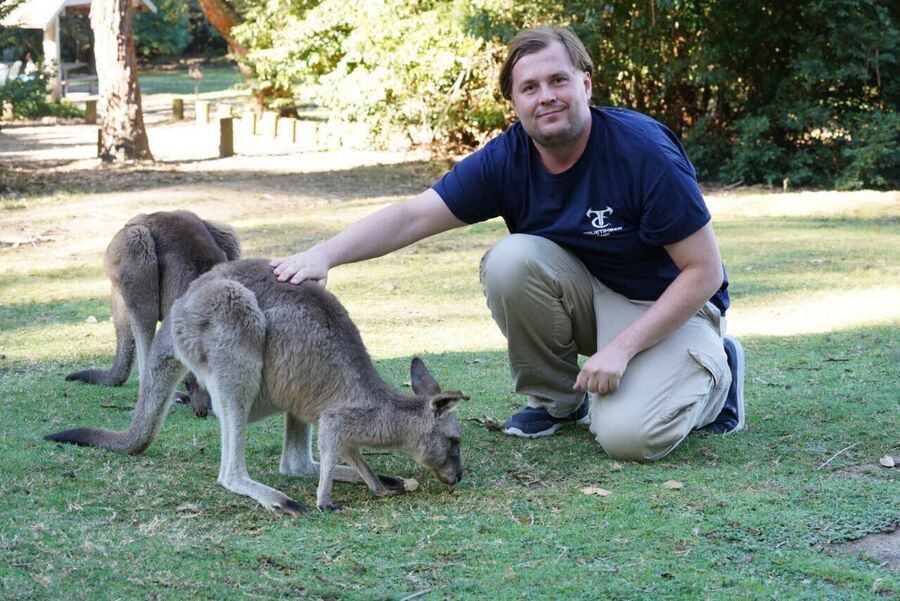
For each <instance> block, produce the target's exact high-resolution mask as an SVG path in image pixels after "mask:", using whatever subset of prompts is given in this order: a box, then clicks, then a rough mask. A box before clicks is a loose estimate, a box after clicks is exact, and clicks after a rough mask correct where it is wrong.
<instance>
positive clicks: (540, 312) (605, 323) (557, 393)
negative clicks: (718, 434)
mask: <svg viewBox="0 0 900 601" xmlns="http://www.w3.org/2000/svg"><path fill="white" fill-rule="evenodd" d="M481 283H482V286H483V287H484V294H485V297H486V298H487V304H488V307H489V308H490V310H491V314H492V315H493V317H494V321H496V322H497V325H498V326H500V330H501V331H502V332H503V335H504V336H506V339H507V342H508V345H509V363H510V369H511V372H512V379H513V384H514V386H515V390H516V392H518V393H520V394H524V395H527V396H528V404H529V405H530V406H532V407H545V408H546V409H547V410H548V411H549V412H550V414H551V415H554V416H556V417H564V416H567V415H570V414H571V413H572V412H573V411H575V409H577V407H578V406H579V404H580V403H581V400H582V399H583V398H584V396H583V393H582V392H579V391H576V390H573V389H572V385H573V384H574V383H575V378H576V377H577V376H578V371H579V365H578V356H579V355H584V356H590V355H593V354H594V353H595V352H597V349H598V348H602V347H603V346H605V345H606V344H607V343H608V342H609V341H611V340H612V339H613V338H615V336H616V335H617V334H618V333H619V332H620V331H622V330H623V329H624V328H625V327H626V326H628V324H630V323H632V322H633V321H634V320H635V319H637V318H638V317H639V316H640V315H641V314H643V312H644V311H646V310H647V308H648V307H649V306H650V304H651V303H649V302H641V301H631V300H629V299H627V298H625V297H624V296H622V295H621V294H618V293H616V292H613V291H612V290H610V289H609V288H607V287H606V286H604V285H603V284H601V283H600V282H599V281H598V280H597V279H596V278H595V277H593V276H592V275H591V274H590V273H589V272H588V270H587V268H586V267H585V266H584V264H583V263H582V262H581V261H580V260H579V259H578V258H577V257H576V256H575V255H574V254H572V253H571V252H569V251H568V250H565V249H564V248H562V247H561V246H559V245H557V244H556V243H554V242H551V241H550V240H547V239H546V238H542V237H539V236H532V235H528V234H513V235H510V236H507V237H506V238H504V239H502V240H501V241H500V242H499V243H497V245H496V246H494V247H493V248H492V249H491V250H490V251H488V252H487V254H485V256H484V258H483V259H482V261H481ZM724 321H725V320H724V318H722V317H721V316H720V312H719V310H718V309H717V308H716V307H715V306H714V305H712V304H711V303H707V304H706V306H705V307H703V309H701V310H700V311H699V312H698V313H697V314H696V315H695V316H694V317H692V318H691V319H690V320H689V321H688V322H687V323H685V324H684V325H683V326H682V327H681V328H679V329H678V330H676V331H675V332H674V333H672V334H671V335H670V336H669V337H667V338H665V339H664V340H662V341H661V342H659V343H658V344H656V345H654V346H653V347H651V348H649V349H647V350H645V351H643V352H641V353H639V354H637V355H636V356H635V357H634V358H633V359H632V360H631V363H630V364H629V365H628V369H627V370H626V372H625V375H624V376H623V378H622V382H621V384H620V386H619V388H618V389H617V390H615V391H614V392H612V393H609V394H604V395H591V406H590V417H591V432H592V433H593V434H594V436H595V437H596V439H597V442H598V443H599V444H600V446H601V447H602V448H603V450H604V451H605V452H606V453H607V454H608V455H610V456H611V457H616V458H622V459H630V460H634V461H653V460H656V459H660V458H662V457H664V456H665V455H667V454H668V453H670V452H672V450H673V449H675V447H677V446H678V445H679V443H681V441H682V440H684V438H685V437H686V436H687V435H688V434H689V433H690V432H691V431H692V430H694V429H695V428H699V427H701V426H704V425H706V424H708V423H710V422H712V421H713V420H714V419H715V418H716V416H718V414H719V412H720V411H721V409H722V405H723V404H724V403H725V396H726V395H727V393H728V387H729V385H730V384H731V372H730V371H729V369H728V363H727V360H726V358H725V351H724V347H723V341H722V337H723V336H724V334H725V324H724Z"/></svg>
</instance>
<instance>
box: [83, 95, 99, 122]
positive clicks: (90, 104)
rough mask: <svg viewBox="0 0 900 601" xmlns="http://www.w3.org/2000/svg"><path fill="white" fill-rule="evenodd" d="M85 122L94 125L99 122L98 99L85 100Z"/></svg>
mask: <svg viewBox="0 0 900 601" xmlns="http://www.w3.org/2000/svg"><path fill="white" fill-rule="evenodd" d="M84 122H85V123H88V124H90V125H93V124H94V123H96V122H97V101H96V100H85V101H84Z"/></svg>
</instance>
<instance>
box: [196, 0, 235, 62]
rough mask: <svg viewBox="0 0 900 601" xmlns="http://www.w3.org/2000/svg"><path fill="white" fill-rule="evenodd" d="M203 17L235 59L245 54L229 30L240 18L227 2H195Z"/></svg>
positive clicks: (198, 0) (220, 0)
mask: <svg viewBox="0 0 900 601" xmlns="http://www.w3.org/2000/svg"><path fill="white" fill-rule="evenodd" d="M197 3H198V4H199V5H200V10H201V11H203V16H205V17H206V20H207V21H209V24H210V25H212V26H213V29H215V30H216V31H218V32H219V35H221V36H222V37H223V38H224V39H225V42H226V43H227V44H228V52H230V53H231V54H232V55H233V56H235V57H238V58H240V57H242V56H244V55H245V54H247V49H246V48H244V47H243V46H241V45H240V44H238V43H237V42H235V41H234V38H233V37H232V36H231V28H232V27H234V26H235V25H237V24H238V23H240V21H241V17H240V15H239V14H238V13H237V11H236V10H235V9H234V7H233V6H232V5H231V3H230V2H228V0H197Z"/></svg>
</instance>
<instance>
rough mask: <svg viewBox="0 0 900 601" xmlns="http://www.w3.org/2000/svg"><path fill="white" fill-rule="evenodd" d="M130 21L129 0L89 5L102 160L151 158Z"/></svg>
mask: <svg viewBox="0 0 900 601" xmlns="http://www.w3.org/2000/svg"><path fill="white" fill-rule="evenodd" d="M133 22H134V8H133V6H132V4H131V1H130V0H95V1H94V2H93V4H92V5H91V29H93V30H94V56H95V59H96V63H97V79H98V81H99V89H100V92H99V94H100V98H99V101H98V102H97V113H98V116H99V118H100V122H101V123H102V125H101V132H102V135H101V140H100V158H101V159H102V160H103V162H105V163H111V162H122V161H128V160H134V159H149V160H153V155H152V154H150V144H149V142H148V141H147V131H146V130H145V129H144V115H143V112H142V110H141V89H140V87H139V86H138V77H137V60H136V58H135V53H134V36H133V35H132V34H133V30H132V24H133Z"/></svg>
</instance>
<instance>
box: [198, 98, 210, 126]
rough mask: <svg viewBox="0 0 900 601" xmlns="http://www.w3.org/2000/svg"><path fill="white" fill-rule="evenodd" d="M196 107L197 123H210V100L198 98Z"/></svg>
mask: <svg viewBox="0 0 900 601" xmlns="http://www.w3.org/2000/svg"><path fill="white" fill-rule="evenodd" d="M195 107H196V112H197V124H198V125H206V124H207V123H209V101H208V100H198V101H197V103H196V104H195Z"/></svg>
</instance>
